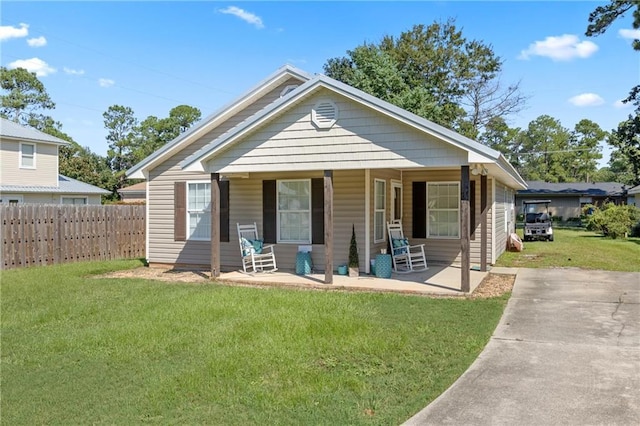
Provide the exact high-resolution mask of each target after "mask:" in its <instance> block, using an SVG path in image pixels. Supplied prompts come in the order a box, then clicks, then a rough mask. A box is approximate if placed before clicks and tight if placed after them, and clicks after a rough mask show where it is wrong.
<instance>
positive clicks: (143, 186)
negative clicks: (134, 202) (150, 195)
mask: <svg viewBox="0 0 640 426" xmlns="http://www.w3.org/2000/svg"><path fill="white" fill-rule="evenodd" d="M118 192H119V193H123V192H124V193H126V194H131V193H141V194H144V193H146V192H147V182H139V183H134V184H133V185H129V186H125V187H124V188H120V189H118Z"/></svg>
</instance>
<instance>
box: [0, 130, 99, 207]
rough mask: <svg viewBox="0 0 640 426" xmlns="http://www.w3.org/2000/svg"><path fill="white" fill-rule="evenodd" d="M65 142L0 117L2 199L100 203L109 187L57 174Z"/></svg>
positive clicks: (0, 181) (6, 200) (25, 201)
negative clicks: (59, 155) (60, 151)
mask: <svg viewBox="0 0 640 426" xmlns="http://www.w3.org/2000/svg"><path fill="white" fill-rule="evenodd" d="M68 144H69V143H68V142H67V141H64V140H62V139H58V138H56V137H54V136H51V135H48V134H46V133H43V132H41V131H39V130H36V129H32V128H30V127H25V126H22V125H20V124H17V123H14V122H13V121H10V120H6V119H4V118H0V200H1V202H2V203H4V204H7V203H49V204H51V203H53V204H100V203H101V197H100V196H101V195H103V194H108V193H109V191H106V190H104V189H102V188H98V187H97V186H93V185H89V184H86V183H84V182H80V181H78V180H75V179H71V178H68V177H66V176H62V175H60V174H58V148H59V147H60V146H63V145H68Z"/></svg>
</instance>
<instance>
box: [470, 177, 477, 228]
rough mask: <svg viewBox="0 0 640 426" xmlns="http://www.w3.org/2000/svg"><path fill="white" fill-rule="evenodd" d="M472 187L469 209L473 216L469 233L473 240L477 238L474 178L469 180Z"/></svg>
mask: <svg viewBox="0 0 640 426" xmlns="http://www.w3.org/2000/svg"><path fill="white" fill-rule="evenodd" d="M469 184H470V185H471V186H470V189H469V198H470V199H469V210H470V214H469V215H470V216H471V218H470V219H471V223H470V228H469V235H470V237H471V240H475V239H476V181H475V180H472V181H471V182H469Z"/></svg>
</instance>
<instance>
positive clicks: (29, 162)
mask: <svg viewBox="0 0 640 426" xmlns="http://www.w3.org/2000/svg"><path fill="white" fill-rule="evenodd" d="M20 167H21V168H23V169H35V168H36V146H35V145H34V144H32V143H20Z"/></svg>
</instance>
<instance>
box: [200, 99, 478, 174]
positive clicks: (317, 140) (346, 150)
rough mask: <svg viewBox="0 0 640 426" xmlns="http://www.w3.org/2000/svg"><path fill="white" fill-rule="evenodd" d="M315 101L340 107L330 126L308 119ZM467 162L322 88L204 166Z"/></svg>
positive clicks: (360, 166) (450, 149)
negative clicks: (317, 124) (326, 102)
mask: <svg viewBox="0 0 640 426" xmlns="http://www.w3.org/2000/svg"><path fill="white" fill-rule="evenodd" d="M320 100H331V101H332V102H333V103H335V104H336V105H337V106H338V108H339V114H338V120H337V122H336V124H335V125H334V126H333V127H332V128H331V129H316V127H315V126H314V125H313V124H312V123H311V110H312V108H313V107H314V105H315V104H316V103H318V101H320ZM466 162H467V152H466V151H464V150H462V149H459V148H456V147H454V146H452V145H450V144H448V143H445V142H442V141H439V140H437V139H435V138H432V137H430V136H428V135H425V134H424V133H422V132H418V131H417V130H413V129H412V128H411V127H409V126H407V125H405V124H403V123H400V122H398V121H396V120H393V119H391V118H389V117H387V116H385V115H383V114H381V113H379V112H377V111H375V110H373V109H370V108H366V107H364V106H362V105H360V104H357V103H355V102H353V101H351V100H349V99H347V98H345V97H342V96H339V95H336V94H332V93H330V92H329V91H327V90H324V89H323V90H321V91H320V92H319V93H317V94H315V95H314V96H311V97H309V98H308V99H305V100H304V101H302V102H300V103H298V104H292V106H291V107H290V108H289V109H288V110H286V111H283V112H281V113H280V114H279V116H278V117H274V118H273V119H271V121H269V122H268V124H265V125H263V126H259V127H257V128H256V129H255V130H253V131H252V132H251V133H248V134H246V135H243V136H241V137H239V139H238V140H237V141H234V142H232V143H231V144H230V146H229V147H228V148H226V149H222V150H221V151H220V152H218V153H217V154H216V156H215V157H214V158H213V159H211V160H210V162H209V164H208V170H218V171H220V172H221V173H224V172H229V173H232V172H247V171H249V172H250V171H287V170H324V169H332V170H339V169H343V170H349V169H365V168H370V169H377V168H397V169H399V168H406V167H433V166H439V165H441V164H447V165H461V164H465V163H466Z"/></svg>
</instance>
